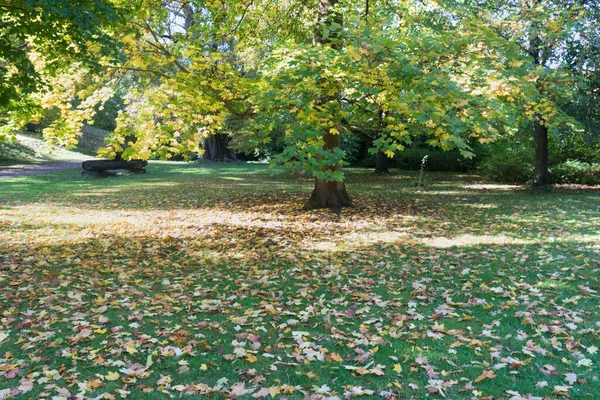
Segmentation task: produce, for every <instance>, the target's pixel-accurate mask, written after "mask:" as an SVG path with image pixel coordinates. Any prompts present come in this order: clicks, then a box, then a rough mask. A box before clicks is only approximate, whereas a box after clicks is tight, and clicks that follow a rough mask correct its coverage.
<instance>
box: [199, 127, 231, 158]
mask: <svg viewBox="0 0 600 400" xmlns="http://www.w3.org/2000/svg"><path fill="white" fill-rule="evenodd" d="M229 140H230V137H229V135H227V134H225V133H218V134H216V135H211V136H209V137H207V138H206V139H204V146H203V147H204V154H203V155H202V158H203V159H205V160H210V161H236V160H237V155H236V154H235V151H233V150H232V149H230V148H229V147H228V144H229Z"/></svg>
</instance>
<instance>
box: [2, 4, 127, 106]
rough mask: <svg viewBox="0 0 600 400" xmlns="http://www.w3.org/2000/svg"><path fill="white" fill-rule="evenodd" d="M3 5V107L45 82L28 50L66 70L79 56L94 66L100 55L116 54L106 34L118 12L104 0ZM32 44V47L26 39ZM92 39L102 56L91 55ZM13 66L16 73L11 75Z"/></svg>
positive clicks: (110, 39) (114, 42)
mask: <svg viewBox="0 0 600 400" xmlns="http://www.w3.org/2000/svg"><path fill="white" fill-rule="evenodd" d="M3 3H5V4H1V5H0V107H5V106H6V105H7V104H8V102H9V101H10V100H15V99H19V98H20V96H22V94H23V93H31V92H33V91H35V90H38V89H40V87H41V86H40V84H41V83H42V81H41V78H40V76H39V74H38V72H37V71H36V70H35V68H34V66H33V63H32V62H31V60H30V58H29V56H28V54H29V51H30V50H32V49H34V50H37V51H39V52H40V53H41V54H43V55H44V56H45V57H46V60H47V68H49V69H52V68H61V67H63V66H65V65H67V66H68V65H69V64H70V62H72V61H73V60H74V59H76V60H79V61H85V62H87V63H88V64H94V63H95V60H96V58H95V57H97V56H99V55H108V54H109V53H112V54H113V55H115V56H116V54H117V53H116V52H115V50H116V49H117V47H118V46H117V42H116V41H115V40H114V39H113V38H111V37H110V36H109V35H107V34H106V33H105V32H103V30H102V27H103V26H104V25H105V24H110V23H115V22H116V21H117V20H118V13H117V11H116V9H115V8H114V6H113V5H112V4H111V3H110V2H108V1H105V0H93V1H92V0H85V1H84V0H61V1H56V0H30V1H24V0H17V1H9V2H8V4H6V2H3ZM26 42H28V44H27V45H25V43H26ZM90 42H93V43H94V44H96V45H99V46H97V49H98V50H99V52H100V54H94V55H93V54H92V52H91V51H90V49H89V48H88V44H89V43H90ZM11 68H16V70H17V71H18V72H17V73H13V74H9V73H8V72H9V71H10V70H11Z"/></svg>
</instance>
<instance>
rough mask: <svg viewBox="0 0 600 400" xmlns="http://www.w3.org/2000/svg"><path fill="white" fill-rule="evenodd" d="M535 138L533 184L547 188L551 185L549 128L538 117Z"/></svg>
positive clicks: (534, 129)
mask: <svg viewBox="0 0 600 400" xmlns="http://www.w3.org/2000/svg"><path fill="white" fill-rule="evenodd" d="M533 138H534V140H535V168H534V173H533V184H534V185H535V186H546V185H549V184H550V173H549V172H548V127H547V126H545V125H543V122H542V121H540V117H539V116H536V118H535V121H534V123H533Z"/></svg>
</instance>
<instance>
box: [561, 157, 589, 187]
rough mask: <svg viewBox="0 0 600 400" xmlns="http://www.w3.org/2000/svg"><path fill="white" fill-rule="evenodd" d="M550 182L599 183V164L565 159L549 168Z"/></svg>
mask: <svg viewBox="0 0 600 400" xmlns="http://www.w3.org/2000/svg"><path fill="white" fill-rule="evenodd" d="M550 179H551V180H552V183H578V184H583V185H600V164H597V163H587V162H582V161H577V160H567V161H566V162H564V163H562V164H558V165H556V166H554V167H552V168H551V169H550Z"/></svg>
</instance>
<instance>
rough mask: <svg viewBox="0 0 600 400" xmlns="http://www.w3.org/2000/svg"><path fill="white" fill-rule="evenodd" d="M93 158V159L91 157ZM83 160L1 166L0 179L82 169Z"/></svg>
mask: <svg viewBox="0 0 600 400" xmlns="http://www.w3.org/2000/svg"><path fill="white" fill-rule="evenodd" d="M90 158H91V157H90ZM83 160H84V159H81V160H69V161H59V162H48V163H41V164H25V165H19V166H15V167H2V166H0V178H9V177H15V176H26V175H38V174H49V173H51V172H58V171H66V170H68V169H73V168H81V162H82V161H83Z"/></svg>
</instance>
